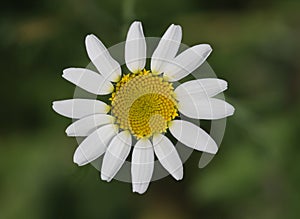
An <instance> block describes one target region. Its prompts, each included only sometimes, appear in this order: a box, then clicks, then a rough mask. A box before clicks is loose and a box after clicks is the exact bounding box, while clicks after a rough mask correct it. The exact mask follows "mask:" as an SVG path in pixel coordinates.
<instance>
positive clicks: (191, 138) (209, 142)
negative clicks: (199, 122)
mask: <svg viewBox="0 0 300 219" xmlns="http://www.w3.org/2000/svg"><path fill="white" fill-rule="evenodd" d="M169 129H170V131H171V133H172V135H173V136H174V137H175V138H176V139H177V140H178V141H180V142H182V143H183V144H185V145H186V146H188V147H190V148H193V149H196V150H198V151H204V152H207V153H211V154H216V153H217V151H218V146H217V144H216V142H215V141H214V140H213V139H212V138H211V137H210V135H209V134H207V133H206V132H205V131H204V130H203V129H201V128H200V127H198V126H196V125H194V124H193V123H190V122H187V121H184V120H173V121H172V122H170V124H169Z"/></svg>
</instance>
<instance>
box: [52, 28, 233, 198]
mask: <svg viewBox="0 0 300 219" xmlns="http://www.w3.org/2000/svg"><path fill="white" fill-rule="evenodd" d="M181 38H182V30H181V27H180V26H179V25H173V24H172V25H171V26H170V27H169V28H168V29H167V31H166V32H165V33H164V35H163V36H162V38H161V40H160V42H159V44H158V46H157V48H156V49H155V51H154V52H153V54H152V57H151V65H150V66H151V67H150V69H148V70H147V69H145V66H146V49H147V48H146V47H147V46H146V41H145V37H144V33H143V28H142V24H141V23H140V22H134V23H132V24H131V26H130V28H129V31H128V33H127V38H126V43H125V61H126V66H127V68H128V69H129V71H130V72H122V70H121V67H120V64H119V63H118V62H117V61H116V60H115V59H114V58H113V57H112V56H111V55H110V53H109V51H108V50H107V48H106V47H105V46H104V45H103V43H102V42H101V41H100V40H99V39H98V38H97V37H96V36H94V35H88V36H87V37H86V40H85V44H86V50H87V54H88V56H89V58H90V60H91V61H92V63H93V65H94V66H95V67H96V69H97V70H98V72H95V71H92V70H90V69H87V68H67V69H65V70H64V71H63V78H65V79H66V80H68V81H70V82H71V83H73V84H75V85H76V86H78V87H80V88H82V89H84V90H86V91H88V92H90V93H93V94H96V95H110V98H109V101H107V103H105V102H103V101H100V100H97V99H96V100H95V99H77V98H75V99H69V100H61V101H55V102H53V109H54V110H55V111H56V112H57V113H59V114H61V115H63V116H65V117H69V118H72V119H76V121H75V122H73V123H72V124H71V125H70V126H68V127H67V129H66V133H67V135H68V136H73V137H78V136H80V137H85V139H84V140H83V141H82V142H81V143H80V145H79V146H78V148H77V149H76V151H75V154H74V162H75V163H77V164H78V165H79V166H82V165H85V164H88V163H91V162H92V161H94V160H95V159H97V158H99V157H100V156H101V155H103V154H104V157H103V162H102V166H101V179H102V180H106V181H111V180H112V179H113V178H114V176H115V175H116V173H117V172H118V171H119V170H120V168H121V166H122V165H123V163H124V162H125V160H126V159H127V157H128V156H129V154H130V152H131V149H132V147H133V149H132V154H131V180H132V189H133V192H138V193H144V192H145V191H146V190H147V188H148V186H149V183H150V181H151V178H152V174H153V170H154V161H155V156H156V157H157V159H158V160H159V162H160V163H161V165H162V166H163V167H164V168H165V169H166V170H167V171H168V172H169V173H170V174H171V175H172V176H173V177H174V178H175V179H176V180H180V179H182V177H183V167H182V161H181V159H180V156H179V155H178V152H177V150H176V148H175V146H174V145H173V143H172V141H171V140H170V139H169V138H168V137H167V136H166V135H164V134H165V133H166V132H170V133H171V134H172V135H173V136H174V137H175V139H177V140H178V141H180V142H181V143H183V144H184V145H186V146H187V147H190V148H192V149H195V150H198V151H203V152H207V153H211V154H215V153H216V152H217V151H218V146H217V144H216V143H215V141H214V140H213V139H212V138H211V136H210V135H209V134H208V133H206V132H205V131H204V130H203V129H201V128H200V127H199V126H197V125H195V124H193V123H191V122H189V121H185V120H183V119H182V118H183V117H184V116H186V117H189V118H194V119H206V120H214V119H221V118H225V117H227V116H230V115H232V114H233V112H234V108H233V107H232V106H231V105H230V104H228V103H227V102H225V101H224V100H220V99H217V98H215V96H216V95H217V94H219V93H221V92H223V91H224V90H226V89H227V82H226V81H224V80H221V79H216V78H206V79H197V80H191V81H187V82H185V83H182V84H180V85H179V86H177V87H175V85H174V82H177V81H179V80H181V79H183V78H185V77H186V76H187V75H189V74H190V73H192V72H193V71H194V70H195V69H197V68H198V67H199V66H200V65H201V64H203V62H204V61H205V60H206V59H207V57H208V56H209V55H210V53H211V51H212V48H211V47H210V45H208V44H200V45H196V46H193V47H191V48H188V49H186V50H185V51H183V52H182V53H180V54H178V55H177V53H178V49H179V46H180V44H181ZM183 115H184V116H183Z"/></svg>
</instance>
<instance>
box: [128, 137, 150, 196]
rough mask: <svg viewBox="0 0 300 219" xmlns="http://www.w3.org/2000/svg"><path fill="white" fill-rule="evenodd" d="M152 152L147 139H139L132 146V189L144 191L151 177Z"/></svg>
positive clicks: (139, 191)
mask: <svg viewBox="0 0 300 219" xmlns="http://www.w3.org/2000/svg"><path fill="white" fill-rule="evenodd" d="M153 168H154V153H153V148H152V144H151V142H150V141H149V140H148V139H140V140H139V141H138V142H137V143H136V145H135V146H134V148H133V153H132V162H131V177H132V190H133V192H138V193H140V194H142V193H144V192H145V191H146V190H147V188H148V186H149V183H150V180H151V178H152V174H153Z"/></svg>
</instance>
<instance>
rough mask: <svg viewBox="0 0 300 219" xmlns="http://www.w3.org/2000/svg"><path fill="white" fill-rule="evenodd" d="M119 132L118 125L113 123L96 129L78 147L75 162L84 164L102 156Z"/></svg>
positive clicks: (80, 164)
mask: <svg viewBox="0 0 300 219" xmlns="http://www.w3.org/2000/svg"><path fill="white" fill-rule="evenodd" d="M117 132H118V127H117V125H113V124H109V125H105V126H103V127H100V128H99V129H97V130H96V131H94V132H93V133H92V134H91V135H89V136H88V137H87V138H86V139H84V140H83V142H81V144H80V145H79V146H78V148H77V149H76V151H75V153H74V157H73V161H74V163H77V164H78V165H79V166H82V165H85V164H87V163H90V162H92V161H93V160H95V159H97V158H98V157H100V156H101V155H102V154H103V153H104V152H105V150H106V148H107V145H108V144H109V142H110V140H111V139H112V138H113V137H114V136H115V135H116V134H117Z"/></svg>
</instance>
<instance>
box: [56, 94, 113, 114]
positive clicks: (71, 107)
mask: <svg viewBox="0 0 300 219" xmlns="http://www.w3.org/2000/svg"><path fill="white" fill-rule="evenodd" d="M52 108H53V109H54V111H55V112H57V113H58V114H60V115H62V116H65V117H69V118H73V119H81V118H82V117H85V116H89V115H92V114H96V113H107V112H108V111H109V110H110V107H109V106H108V105H107V104H106V103H104V102H102V101H100V100H90V99H69V100H60V101H54V102H53V105H52Z"/></svg>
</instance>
